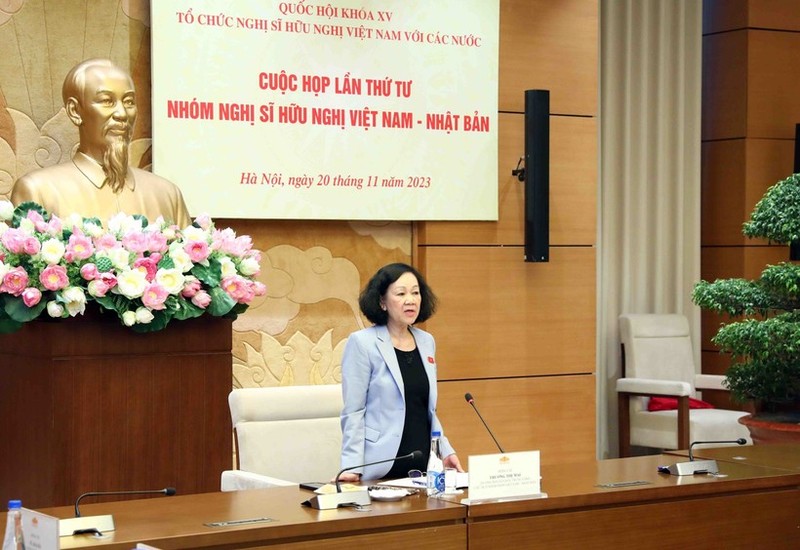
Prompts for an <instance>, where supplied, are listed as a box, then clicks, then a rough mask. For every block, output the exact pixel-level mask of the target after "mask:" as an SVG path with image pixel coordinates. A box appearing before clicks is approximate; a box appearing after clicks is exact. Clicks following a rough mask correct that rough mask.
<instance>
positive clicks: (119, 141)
mask: <svg viewBox="0 0 800 550" xmlns="http://www.w3.org/2000/svg"><path fill="white" fill-rule="evenodd" d="M61 95H62V97H63V99H64V108H65V110H66V113H67V116H68V117H69V119H70V120H71V121H72V123H73V124H75V125H76V126H77V127H78V132H79V135H80V144H79V146H78V150H77V152H76V153H75V155H74V156H73V157H72V160H71V161H70V162H64V163H61V164H57V165H55V166H49V167H46V168H40V169H38V170H34V171H32V172H29V173H28V174H25V175H24V176H22V177H20V178H19V179H18V180H17V181H16V182H15V183H14V187H13V188H12V190H11V202H12V203H13V204H14V205H19V204H21V203H23V202H26V201H34V202H37V203H39V204H40V205H42V206H43V207H44V208H45V209H46V210H47V211H48V212H50V213H52V214H55V215H57V216H59V217H62V218H64V217H67V216H69V215H70V214H73V213H77V214H79V215H81V216H83V217H95V218H98V219H100V221H102V222H103V223H105V222H107V221H108V220H109V219H110V218H111V217H113V216H114V215H116V214H118V213H120V212H124V213H125V214H129V215H133V214H142V215H144V216H145V217H146V218H147V219H148V220H149V221H154V220H155V219H156V218H157V217H158V216H163V218H164V220H166V221H167V222H168V223H174V224H177V225H178V226H180V227H182V228H183V227H186V226H187V225H189V224H190V223H191V219H190V217H189V213H188V211H187V209H186V204H185V203H184V201H183V195H182V194H181V191H180V189H178V187H177V186H176V185H175V184H173V183H172V182H170V181H167V180H166V179H164V178H162V177H159V176H157V175H155V174H153V173H152V172H148V171H146V170H141V169H139V168H135V167H132V166H129V165H128V147H129V145H130V142H131V138H132V136H133V125H134V122H135V121H136V114H137V111H136V92H135V90H134V85H133V79H131V77H130V75H128V73H127V72H125V71H124V70H123V69H121V68H120V67H118V66H116V65H115V64H114V63H112V62H111V61H109V60H107V59H88V60H86V61H83V62H81V63H79V64H78V65H76V66H75V67H73V68H72V69H71V70H70V71H69V73H68V74H67V76H66V78H65V79H64V85H63V87H62V92H61Z"/></svg>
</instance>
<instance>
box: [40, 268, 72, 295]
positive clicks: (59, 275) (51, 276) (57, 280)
mask: <svg viewBox="0 0 800 550" xmlns="http://www.w3.org/2000/svg"><path fill="white" fill-rule="evenodd" d="M39 281H41V283H42V286H44V287H45V288H46V289H47V290H61V289H62V288H65V287H66V286H67V284H69V278H68V277H67V269H66V268H65V267H64V266H63V265H48V266H47V267H46V268H44V269H43V270H42V272H41V273H40V274H39Z"/></svg>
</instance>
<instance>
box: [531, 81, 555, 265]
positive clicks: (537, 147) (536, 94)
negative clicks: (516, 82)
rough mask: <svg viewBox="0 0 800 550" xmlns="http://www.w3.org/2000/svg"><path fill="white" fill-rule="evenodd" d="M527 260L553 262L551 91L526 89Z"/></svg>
mask: <svg viewBox="0 0 800 550" xmlns="http://www.w3.org/2000/svg"><path fill="white" fill-rule="evenodd" d="M525 261H526V262H547V261H550V90H525Z"/></svg>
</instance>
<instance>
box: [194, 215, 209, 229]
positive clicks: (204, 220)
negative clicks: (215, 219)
mask: <svg viewBox="0 0 800 550" xmlns="http://www.w3.org/2000/svg"><path fill="white" fill-rule="evenodd" d="M194 223H196V224H197V225H199V226H200V229H205V230H206V231H208V229H209V228H210V227H211V217H210V216H209V215H208V214H200V215H199V216H197V217H196V218H195V219H194Z"/></svg>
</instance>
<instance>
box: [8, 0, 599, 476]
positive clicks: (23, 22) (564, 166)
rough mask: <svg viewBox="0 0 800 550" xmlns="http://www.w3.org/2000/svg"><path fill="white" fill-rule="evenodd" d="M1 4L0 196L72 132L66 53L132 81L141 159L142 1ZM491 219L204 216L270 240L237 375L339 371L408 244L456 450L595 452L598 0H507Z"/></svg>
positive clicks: (146, 138)
mask: <svg viewBox="0 0 800 550" xmlns="http://www.w3.org/2000/svg"><path fill="white" fill-rule="evenodd" d="M13 5H14V6H15V8H13V9H14V10H15V11H13V12H12V13H5V12H3V11H2V9H3V8H2V7H0V52H3V54H2V55H0V196H3V195H7V194H8V192H9V191H10V187H11V184H12V183H13V181H14V180H15V179H16V178H17V177H19V176H20V175H22V174H24V173H25V172H27V171H28V170H30V169H33V168H35V167H37V166H39V165H44V164H46V163H48V162H50V160H49V159H54V158H55V159H58V160H59V161H61V160H66V159H68V158H69V154H70V152H71V150H72V148H73V147H74V145H75V144H76V143H77V133H76V132H75V131H74V128H72V127H71V125H70V124H69V122H68V121H66V120H65V117H64V113H63V110H62V109H61V107H62V106H61V102H60V86H61V82H62V81H63V76H64V75H65V74H66V72H67V70H68V69H69V68H70V67H71V66H72V65H74V64H75V63H77V62H78V61H80V60H82V59H85V58H88V57H93V56H106V57H111V58H112V59H114V60H115V61H117V62H118V63H120V64H122V65H124V66H126V67H128V68H129V69H130V72H131V73H132V74H133V76H134V79H135V81H136V85H137V90H138V92H139V94H138V95H139V102H140V115H139V122H138V125H137V130H136V136H135V139H136V154H135V158H134V160H135V162H136V163H137V164H138V165H140V166H148V165H149V162H150V160H149V159H150V158H151V154H150V150H149V148H150V135H151V132H150V114H149V113H150V103H149V90H150V81H149V78H150V76H149V75H150V51H149V48H150V27H149V18H148V15H147V14H148V9H149V3H148V2H147V1H146V0H141V1H139V2H137V1H134V0H129V1H127V2H117V1H110V0H103V1H100V0H98V1H97V2H88V3H84V2H80V3H77V2H76V3H67V2H62V1H56V0H27V1H24V2H20V3H19V7H18V9H16V6H17V4H13ZM500 8H501V9H500V33H501V40H500V89H499V102H500V105H499V110H500V116H499V128H498V131H499V141H500V143H499V163H498V186H499V189H498V192H499V203H500V220H499V221H498V222H474V223H455V222H448V223H444V222H442V223H415V224H411V223H364V222H358V223H356V222H347V221H341V222H322V221H319V222H305V221H278V220H249V221H248V220H216V222H217V225H218V226H222V227H224V226H231V227H233V228H234V229H236V230H237V232H239V233H242V234H249V235H251V236H253V238H254V241H255V243H256V246H257V247H258V248H260V249H261V250H263V251H264V262H263V265H264V270H263V272H262V274H261V275H260V279H261V280H262V281H263V282H264V283H265V284H266V285H267V287H268V289H269V294H268V296H267V297H266V298H265V299H263V300H261V301H260V302H259V303H256V304H255V305H254V306H253V307H251V309H250V310H249V311H248V312H247V313H246V314H245V315H243V316H241V317H240V318H239V320H237V322H236V323H235V325H234V331H235V332H234V349H233V352H234V364H233V378H234V382H233V383H234V385H235V386H259V385H261V386H269V385H278V384H295V385H298V384H314V383H335V382H339V381H340V360H341V353H342V348H343V345H344V340H345V339H346V337H347V335H348V334H349V333H350V332H352V331H353V330H356V329H358V328H360V327H362V326H364V323H365V321H364V319H363V318H362V317H361V316H360V314H359V312H358V306H357V297H358V292H359V290H360V288H361V286H362V285H363V284H364V282H365V281H366V280H367V279H368V278H369V277H370V276H371V274H372V273H373V272H374V271H375V270H376V269H377V268H378V267H379V266H381V265H383V264H385V263H388V262H391V261H412V259H413V261H414V262H415V263H416V264H417V265H418V266H419V267H420V269H421V270H422V271H423V272H424V273H425V274H426V275H427V276H428V277H429V279H430V282H431V284H432V286H433V287H434V289H435V290H436V291H437V293H438V294H439V295H440V297H441V299H442V304H441V309H440V311H439V313H438V314H437V316H436V317H434V318H433V319H431V320H430V321H428V323H427V326H426V328H427V329H429V330H431V331H432V332H433V333H434V335H435V336H436V338H437V344H438V355H439V357H438V363H439V364H440V365H441V372H440V378H441V380H442V382H441V388H440V392H441V400H440V404H439V412H440V415H441V417H442V418H443V421H444V422H445V426H446V429H447V430H448V432H449V435H450V438H451V440H452V441H453V442H454V444H455V445H456V447H457V449H458V451H459V454H461V455H462V456H463V457H465V458H466V456H468V455H469V454H475V453H486V452H491V451H492V450H493V443H492V441H491V439H490V438H489V436H488V435H486V434H485V433H484V432H483V431H482V430H483V428H482V426H481V425H480V421H479V420H478V419H477V418H475V417H474V416H473V413H472V412H471V411H468V410H467V407H468V406H467V405H466V403H465V402H464V399H463V395H464V392H466V391H470V392H472V393H473V395H474V396H475V398H476V403H477V404H478V406H479V408H480V410H481V412H482V414H483V415H484V417H485V418H486V420H487V421H488V422H490V424H491V425H492V427H493V429H494V431H495V432H496V435H497V438H498V440H500V442H501V444H502V445H503V446H504V447H505V448H506V450H523V449H525V450H527V449H541V451H542V462H543V463H554V462H563V461H565V460H580V459H592V458H594V455H595V389H594V387H595V302H596V289H595V263H596V248H595V244H596V196H597V93H598V92H597V89H598V76H597V65H598V63H597V56H598V6H597V0H560V1H558V2H552V1H551V0H501V1H500ZM537 88H541V89H549V90H550V91H551V96H550V97H551V113H552V115H551V171H550V189H551V195H550V216H551V233H550V241H551V246H552V248H551V252H550V262H549V263H543V264H526V263H524V262H523V251H522V244H523V235H522V205H523V198H524V195H523V189H522V184H521V183H520V182H519V181H517V179H516V178H515V177H512V176H511V170H512V169H513V168H514V167H515V166H516V164H517V160H518V159H519V157H520V156H522V155H523V143H524V135H523V92H524V90H526V89H537Z"/></svg>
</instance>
